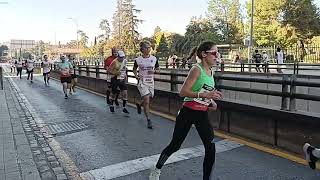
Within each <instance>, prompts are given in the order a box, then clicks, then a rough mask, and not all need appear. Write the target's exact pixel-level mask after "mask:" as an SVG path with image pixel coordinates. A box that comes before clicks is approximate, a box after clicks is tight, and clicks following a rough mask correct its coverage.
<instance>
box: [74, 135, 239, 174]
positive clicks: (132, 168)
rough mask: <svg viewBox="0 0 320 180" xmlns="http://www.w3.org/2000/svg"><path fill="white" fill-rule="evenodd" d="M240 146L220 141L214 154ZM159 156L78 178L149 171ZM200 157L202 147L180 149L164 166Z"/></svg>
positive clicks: (122, 163)
mask: <svg viewBox="0 0 320 180" xmlns="http://www.w3.org/2000/svg"><path fill="white" fill-rule="evenodd" d="M241 146H243V145H242V144H239V143H236V142H233V141H230V140H222V141H218V142H216V152H217V153H221V152H225V151H230V150H232V149H235V148H238V147H241ZM159 156H160V154H157V155H153V156H149V157H143V158H139V159H135V160H130V161H126V162H121V163H118V164H113V165H109V166H106V167H102V168H100V169H94V170H90V171H87V172H83V173H81V174H80V176H81V177H82V178H83V179H87V180H106V179H113V178H118V177H122V176H126V175H130V174H133V173H136V172H140V171H144V170H147V169H150V168H151V167H152V166H154V165H155V163H156V162H157V160H158V158H159ZM201 156H204V147H203V146H202V145H199V146H195V147H191V148H185V149H180V150H179V151H177V152H176V153H174V154H173V155H172V156H171V157H170V158H169V159H168V160H167V162H166V164H171V163H175V162H179V161H183V160H187V159H192V158H196V157H201Z"/></svg>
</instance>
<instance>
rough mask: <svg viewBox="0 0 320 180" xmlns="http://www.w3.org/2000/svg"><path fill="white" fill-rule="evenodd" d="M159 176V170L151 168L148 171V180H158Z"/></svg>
mask: <svg viewBox="0 0 320 180" xmlns="http://www.w3.org/2000/svg"><path fill="white" fill-rule="evenodd" d="M160 174H161V169H158V168H156V167H152V168H151V169H150V175H149V180H159V179H160Z"/></svg>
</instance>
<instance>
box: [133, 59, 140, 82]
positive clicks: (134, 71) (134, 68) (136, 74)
mask: <svg viewBox="0 0 320 180" xmlns="http://www.w3.org/2000/svg"><path fill="white" fill-rule="evenodd" d="M137 69H138V64H137V61H136V60H135V61H134V65H133V74H134V76H135V77H136V78H137V79H139V76H138V72H137Z"/></svg>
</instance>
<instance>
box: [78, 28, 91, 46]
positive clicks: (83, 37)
mask: <svg viewBox="0 0 320 180" xmlns="http://www.w3.org/2000/svg"><path fill="white" fill-rule="evenodd" d="M78 34H79V36H80V41H79V46H80V48H86V47H87V44H88V40H89V37H88V36H87V34H86V33H85V32H83V31H82V30H79V31H78Z"/></svg>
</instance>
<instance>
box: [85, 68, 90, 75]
mask: <svg viewBox="0 0 320 180" xmlns="http://www.w3.org/2000/svg"><path fill="white" fill-rule="evenodd" d="M89 70H90V69H89V66H86V72H87V76H88V77H90V72H89Z"/></svg>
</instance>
